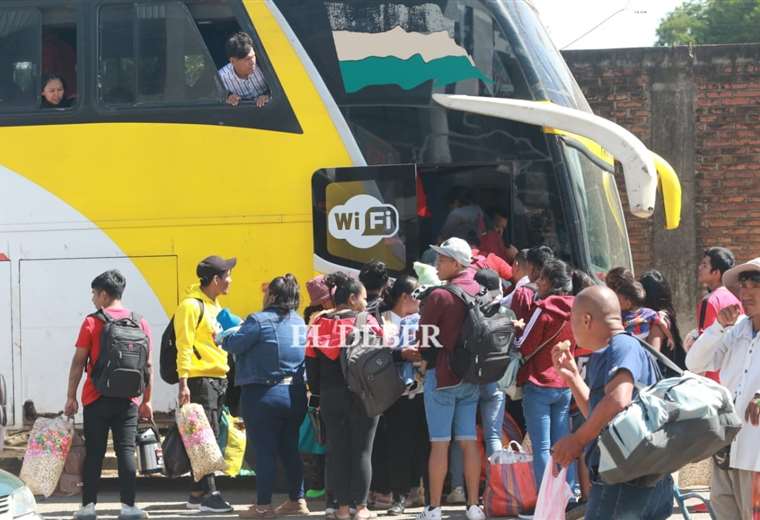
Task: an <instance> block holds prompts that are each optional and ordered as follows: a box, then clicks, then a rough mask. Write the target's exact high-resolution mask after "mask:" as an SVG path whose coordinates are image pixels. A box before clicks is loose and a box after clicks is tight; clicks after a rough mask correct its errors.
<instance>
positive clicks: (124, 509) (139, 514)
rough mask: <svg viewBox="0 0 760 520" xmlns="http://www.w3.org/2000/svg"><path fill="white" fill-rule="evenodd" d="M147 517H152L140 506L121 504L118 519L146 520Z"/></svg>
mask: <svg viewBox="0 0 760 520" xmlns="http://www.w3.org/2000/svg"><path fill="white" fill-rule="evenodd" d="M146 518H150V516H149V515H148V513H147V512H146V511H143V510H142V509H140V508H139V507H135V506H128V505H127V504H122V505H121V512H120V513H119V519H118V520H145V519H146Z"/></svg>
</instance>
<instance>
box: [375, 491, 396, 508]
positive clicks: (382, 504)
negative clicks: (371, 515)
mask: <svg viewBox="0 0 760 520" xmlns="http://www.w3.org/2000/svg"><path fill="white" fill-rule="evenodd" d="M374 498H375V501H374V504H373V505H374V508H375V509H388V508H389V507H391V506H392V505H393V493H388V494H383V493H375V497H374Z"/></svg>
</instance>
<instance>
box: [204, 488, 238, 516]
mask: <svg viewBox="0 0 760 520" xmlns="http://www.w3.org/2000/svg"><path fill="white" fill-rule="evenodd" d="M200 510H201V511H204V512H206V513H229V512H230V511H233V508H232V506H231V505H230V504H229V502H227V501H225V500H224V499H223V498H222V494H221V493H219V491H214V492H213V493H211V494H210V495H206V496H205V497H204V498H203V500H202V501H201V506H200Z"/></svg>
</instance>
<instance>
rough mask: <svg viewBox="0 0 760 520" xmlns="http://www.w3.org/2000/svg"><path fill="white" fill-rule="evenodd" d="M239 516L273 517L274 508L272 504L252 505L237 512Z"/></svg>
mask: <svg viewBox="0 0 760 520" xmlns="http://www.w3.org/2000/svg"><path fill="white" fill-rule="evenodd" d="M238 516H239V517H240V518H275V517H276V515H275V514H274V510H273V509H272V506H271V505H270V506H257V505H252V506H251V507H249V508H248V509H245V510H243V511H240V512H239V513H238Z"/></svg>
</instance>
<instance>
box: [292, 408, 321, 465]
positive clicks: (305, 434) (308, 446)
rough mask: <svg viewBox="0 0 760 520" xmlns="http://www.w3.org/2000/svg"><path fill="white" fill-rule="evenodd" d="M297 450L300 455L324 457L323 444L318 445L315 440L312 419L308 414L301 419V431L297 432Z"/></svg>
mask: <svg viewBox="0 0 760 520" xmlns="http://www.w3.org/2000/svg"><path fill="white" fill-rule="evenodd" d="M310 411H311V410H310ZM298 450H299V451H300V452H301V453H312V454H314V455H324V454H325V452H326V451H327V448H326V447H325V446H324V444H320V443H319V441H318V440H317V435H316V432H315V431H314V423H313V417H310V414H308V413H307V414H306V416H305V417H304V418H303V422H302V423H301V429H300V430H299V432H298Z"/></svg>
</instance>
